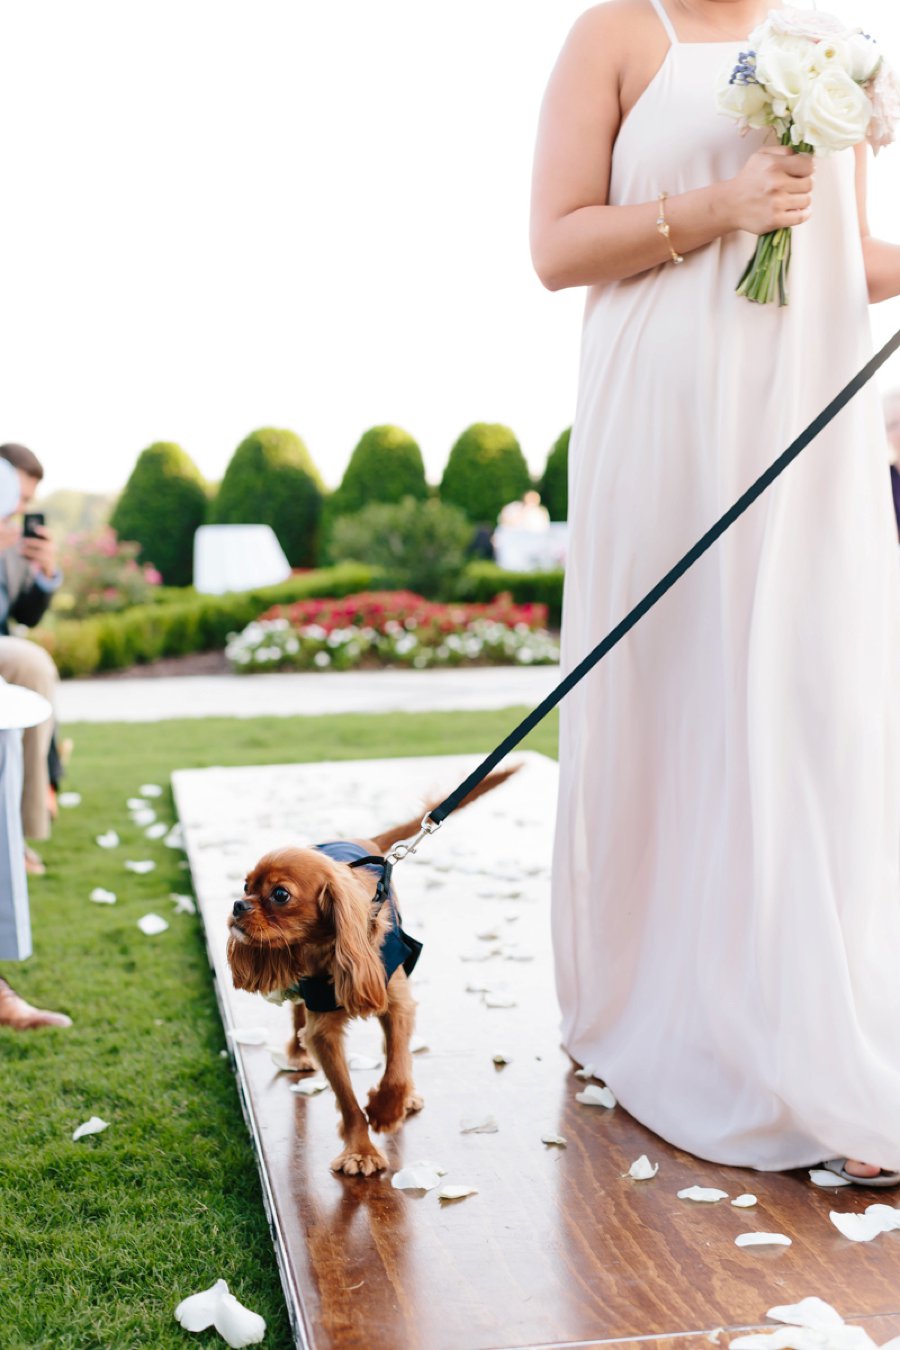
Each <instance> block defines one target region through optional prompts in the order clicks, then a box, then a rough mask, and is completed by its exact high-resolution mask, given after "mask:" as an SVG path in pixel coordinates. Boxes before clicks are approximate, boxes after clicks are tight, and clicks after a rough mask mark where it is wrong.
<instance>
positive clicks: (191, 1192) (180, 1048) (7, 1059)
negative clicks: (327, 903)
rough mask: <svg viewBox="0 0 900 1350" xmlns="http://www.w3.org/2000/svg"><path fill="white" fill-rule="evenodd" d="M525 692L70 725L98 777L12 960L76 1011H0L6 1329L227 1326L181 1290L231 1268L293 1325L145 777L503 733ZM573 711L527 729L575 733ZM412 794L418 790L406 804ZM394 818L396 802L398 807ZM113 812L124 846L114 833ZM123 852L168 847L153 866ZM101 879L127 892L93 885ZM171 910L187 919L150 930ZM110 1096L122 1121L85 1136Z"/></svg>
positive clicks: (21, 1342) (484, 739)
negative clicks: (187, 1308)
mask: <svg viewBox="0 0 900 1350" xmlns="http://www.w3.org/2000/svg"><path fill="white" fill-rule="evenodd" d="M521 715H522V714H521V712H519V711H510V710H507V711H505V712H490V713H453V714H434V713H432V714H406V715H396V714H392V715H389V716H371V715H365V716H362V715H360V716H346V717H317V718H292V719H284V718H260V719H255V720H239V719H210V720H208V721H181V722H162V723H155V724H139V725H130V724H115V725H105V726H104V725H99V726H97V725H81V726H77V727H67V728H66V734H67V735H72V736H73V738H74V740H75V755H74V759H73V763H72V768H71V772H70V774H69V777H68V780H67V782H66V788H67V789H69V790H75V791H78V792H80V793H81V795H82V803H81V805H80V806H79V807H76V808H73V809H68V810H63V811H62V812H61V813H60V820H59V822H58V824H57V826H56V828H55V830H54V835H53V839H52V841H50V842H49V843H48V844H47V845H45V846H43V847H42V854H43V856H44V859H45V862H46V863H47V866H48V873H47V876H46V877H43V878H40V879H38V880H35V881H34V882H33V883H32V886H31V914H32V924H33V928H34V941H35V954H34V956H33V957H32V958H31V959H30V960H29V961H28V962H26V963H25V964H24V965H22V966H16V965H13V964H12V963H4V964H3V965H2V967H0V973H2V974H4V975H5V976H6V977H7V978H9V979H10V982H11V983H12V984H13V985H14V987H15V988H17V989H18V990H19V991H20V992H21V993H22V994H24V995H25V996H26V997H27V998H28V999H30V1000H31V1001H32V1002H34V1003H37V1004H39V1005H41V1006H43V1007H51V1008H56V1009H61V1010H64V1011H66V1012H68V1013H69V1014H70V1015H71V1016H72V1017H73V1018H74V1021H75V1025H74V1027H72V1028H71V1029H70V1030H65V1031H63V1030H55V1029H52V1030H44V1031H34V1032H27V1033H22V1032H12V1031H9V1030H6V1029H4V1028H0V1092H2V1098H3V1101H4V1105H5V1109H4V1111H3V1113H2V1117H0V1157H2V1165H0V1346H3V1347H9V1350H95V1348H97V1350H131V1348H132V1347H151V1350H168V1347H182V1350H184V1347H189V1346H191V1345H196V1346H209V1345H213V1344H215V1345H220V1346H221V1345H223V1344H224V1342H223V1341H222V1340H221V1339H220V1338H219V1337H218V1335H217V1334H216V1333H215V1332H214V1331H209V1332H205V1333H202V1334H201V1335H199V1336H190V1335H189V1334H188V1333H187V1332H185V1331H182V1330H181V1328H180V1327H179V1326H178V1325H177V1324H176V1322H175V1320H174V1317H173V1315H172V1314H173V1309H174V1307H175V1305H176V1303H178V1302H179V1300H180V1299H182V1298H184V1297H185V1296H186V1295H187V1294H191V1293H194V1292H196V1291H197V1290H199V1289H204V1288H207V1287H208V1286H209V1285H211V1284H212V1283H213V1281H214V1280H216V1279H218V1278H220V1277H221V1278H225V1279H226V1280H227V1281H228V1283H229V1287H230V1288H231V1290H232V1292H233V1293H235V1294H236V1295H237V1297H238V1298H239V1299H241V1301H242V1302H244V1303H246V1304H247V1306H248V1307H251V1308H253V1309H254V1310H255V1311H257V1312H259V1313H261V1314H262V1315H263V1316H264V1317H265V1319H266V1322H267V1323H268V1332H267V1335H266V1339H265V1345H266V1346H267V1347H269V1350H288V1348H289V1347H290V1346H291V1345H292V1339H291V1334H290V1327H289V1322H288V1317H287V1313H286V1310H285V1307H284V1303H283V1299H282V1293H281V1286H280V1283H279V1279H278V1274H277V1269H276V1264H275V1258H274V1255H273V1252H272V1247H271V1242H270V1237H269V1231H268V1226H267V1223H266V1219H265V1214H264V1210H263V1205H262V1198H261V1194H260V1187H259V1181H258V1177H257V1172H256V1166H255V1160H254V1156H253V1151H252V1148H251V1145H250V1140H249V1137H248V1135H247V1132H246V1129H245V1126H244V1122H243V1117H242V1115H241V1110H240V1106H239V1102H238V1096H237V1089H236V1086H235V1082H234V1076H233V1073H232V1069H231V1065H230V1061H229V1060H228V1058H227V1057H223V1055H222V1051H223V1049H224V1047H225V1039H224V1036H223V1033H222V1027H221V1023H220V1021H219V1016H218V1009H217V1006H216V1002H215V996H214V994H213V989H212V982H211V979H210V972H209V966H208V963H207V958H206V951H205V947H204V943H203V936H202V932H201V928H200V921H199V919H195V918H191V917H190V916H187V915H182V914H175V913H174V906H173V905H172V903H171V901H170V900H169V898H168V897H169V893H170V892H171V891H182V892H186V891H190V889H191V887H190V876H189V873H188V872H187V871H185V870H183V869H182V868H181V867H180V865H179V864H180V863H181V861H182V855H181V854H180V853H178V852H174V851H172V850H171V849H168V848H165V847H164V846H163V845H162V844H161V843H159V842H150V841H148V840H146V839H145V838H144V836H143V832H142V831H141V830H140V829H138V827H137V826H135V825H133V824H132V823H131V821H130V819H129V816H128V811H127V808H126V804H125V803H126V799H127V798H128V797H131V796H134V795H136V794H137V793H138V790H139V788H140V787H141V785H142V784H144V783H159V784H161V785H162V786H163V788H164V789H165V791H164V795H163V797H162V798H161V799H160V800H159V802H158V803H154V805H155V808H156V809H157V812H158V815H159V818H160V819H163V820H167V821H170V820H172V819H174V816H173V805H172V797H171V792H170V789H169V775H170V774H171V772H172V771H173V770H174V769H178V768H198V767H203V766H206V765H214V764H215V765H231V764H275V763H292V762H297V761H301V760H302V761H315V760H323V759H358V758H385V757H392V756H401V755H440V754H457V753H467V752H479V751H488V750H489V749H491V748H492V747H493V746H494V745H495V744H496V743H497V742H498V741H499V740H500V739H501V738H502V737H503V736H504V735H505V734H506V733H507V732H508V731H509V730H510V729H511V728H512V727H513V726H514V725H515V724H516V722H517V721H518V720H519V718H520V716H521ZM556 735H557V724H556V717H555V715H554V716H552V717H551V718H549V719H547V721H546V722H545V723H544V724H543V725H542V726H541V727H540V728H538V730H537V731H536V732H535V733H533V734H532V736H531V737H530V738H529V740H528V742H527V745H528V747H529V748H531V749H534V750H539V751H542V752H543V753H545V754H549V755H555V754H556ZM398 809H399V810H400V812H401V815H402V813H403V811H404V809H405V805H404V804H403V803H399V804H398ZM385 823H388V822H385ZM110 828H114V829H116V830H117V831H118V832H119V834H120V836H121V839H122V844H123V846H122V847H121V848H120V849H117V850H114V851H106V850H103V849H101V848H99V847H98V846H97V844H96V843H95V836H96V835H97V834H100V833H101V832H103V831H105V830H108V829H110ZM125 858H153V859H154V860H155V861H156V863H157V868H156V870H155V871H154V872H152V873H150V874H149V875H147V876H135V875H133V874H131V873H129V872H127V871H125V870H124V867H123V861H124V859H125ZM95 886H104V887H106V888H107V889H108V890H112V891H115V892H116V894H117V896H118V902H117V904H116V905H114V906H113V905H109V906H107V905H98V904H93V903H91V902H90V900H89V899H88V896H89V895H90V892H91V890H92V889H93V888H94V887H95ZM150 910H153V911H155V912H157V913H159V914H162V915H163V916H164V917H165V918H166V919H168V920H169V923H170V927H169V930H168V931H167V932H165V933H163V934H162V935H160V936H159V937H154V938H148V937H145V936H144V935H143V934H142V933H141V932H140V930H139V929H138V928H137V926H136V923H137V920H138V919H139V918H140V916H141V915H142V914H145V913H147V912H148V911H150ZM92 1115H98V1116H102V1117H103V1119H104V1120H107V1121H109V1122H110V1128H109V1129H108V1130H106V1131H105V1132H104V1133H102V1134H99V1135H95V1136H93V1137H90V1138H85V1139H82V1140H80V1141H79V1142H78V1143H73V1142H72V1138H71V1136H72V1131H73V1130H74V1129H75V1127H76V1126H77V1125H79V1124H80V1123H81V1122H82V1121H85V1120H87V1119H88V1117H90V1116H92Z"/></svg>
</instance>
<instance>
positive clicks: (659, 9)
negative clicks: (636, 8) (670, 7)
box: [650, 0, 678, 47]
mask: <svg viewBox="0 0 900 1350" xmlns="http://www.w3.org/2000/svg"><path fill="white" fill-rule="evenodd" d="M650 3H651V5H652V6H653V8H654V9H655V10H656V13H657V14H658V15H659V21H660V23H661V24H662V26H663V28H664V29H665V30H666V33H667V34H668V37H669V41H670V42H671V44H672V46H673V47H677V46H678V38H677V36H676V33H675V29H674V28H673V27H672V20H671V19H670V18H669V16H668V14H667V13H666V9H665V6H664V4H663V0H650Z"/></svg>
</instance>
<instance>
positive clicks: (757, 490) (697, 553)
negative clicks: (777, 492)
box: [389, 331, 900, 861]
mask: <svg viewBox="0 0 900 1350" xmlns="http://www.w3.org/2000/svg"><path fill="white" fill-rule="evenodd" d="M898 348H900V331H898V332H896V333H895V334H894V336H893V337H892V338H891V340H890V341H889V342H887V343H885V345H884V346H883V347H882V349H881V351H880V352H879V353H878V355H877V356H873V358H872V360H871V361H870V362H869V363H868V365H866V366H864V367H863V369H862V370H861V371H860V372H859V374H858V375H856V376H854V378H853V379H852V380H851V381H850V383H849V384H848V385H847V386H846V387H845V388H844V389H842V390H841V392H840V393H839V394H838V395H837V397H836V398H834V399H832V401H831V403H829V404H828V407H827V408H825V409H823V411H822V412H820V413H819V415H818V417H816V418H815V420H814V421H812V422H810V424H809V426H808V427H807V428H806V430H805V431H803V432H801V434H800V435H799V436H798V437H797V439H796V440H795V441H794V442H793V443H792V444H791V445H789V446H788V448H787V450H785V451H784V453H783V454H781V455H779V457H778V459H776V460H775V462H774V463H773V464H771V465H770V466H769V468H768V469H766V471H765V472H764V473H763V474H761V475H760V477H759V478H757V480H756V482H755V483H753V485H752V486H751V487H749V488H748V489H747V491H746V492H745V493H744V494H743V495H742V496H741V497H739V498H738V500H737V501H736V502H735V503H734V505H733V506H732V507H731V508H730V509H729V510H728V511H726V512H725V514H724V515H723V516H721V517H720V518H719V520H717V521H716V523H715V525H713V526H712V528H711V529H710V530H708V531H707V532H706V534H705V535H704V536H703V538H702V539H699V540H698V541H697V543H696V544H695V545H694V547H693V548H692V549H690V550H689V551H688V552H687V553H685V555H684V557H683V558H682V559H681V561H680V562H677V563H676V564H675V566H674V567H673V568H671V570H670V571H668V572H667V573H666V575H665V576H664V577H663V578H662V580H661V581H659V582H657V584H656V585H655V586H654V587H653V589H652V590H651V591H649V592H648V593H647V595H645V596H644V598H643V600H641V601H640V602H639V603H638V604H637V605H635V607H634V609H632V610H631V612H630V614H627V615H626V616H625V618H624V619H623V620H622V621H621V623H619V624H618V625H617V626H616V627H615V628H614V629H613V630H612V632H610V633H608V634H607V636H606V637H605V638H604V639H603V640H602V642H599V643H598V644H597V646H596V647H595V648H594V649H593V651H591V652H589V653H588V655H587V656H586V657H585V658H584V659H583V660H582V661H581V662H580V663H579V664H578V665H577V666H576V667H575V668H574V670H572V671H570V673H569V674H568V675H567V676H566V678H565V679H564V680H562V681H561V683H560V684H558V685H557V686H556V688H555V689H554V690H553V691H552V692H551V693H550V694H548V695H547V697H546V698H545V699H544V701H543V703H539V704H538V706H537V707H536V708H535V709H534V711H533V712H531V713H529V714H528V716H527V717H526V718H525V719H524V720H523V721H522V722H520V723H519V725H518V726H517V727H515V728H514V729H513V730H512V731H511V732H510V733H509V735H508V736H507V737H506V738H505V740H503V741H501V743H500V744H499V745H498V746H497V748H496V750H492V751H491V753H490V754H489V755H488V756H487V758H486V759H484V760H482V762H481V763H480V764H479V765H478V768H477V769H475V770H474V772H472V773H470V774H469V776H468V778H467V779H466V780H465V781H464V782H462V783H460V785H459V787H458V788H457V789H456V791H455V792H451V793H450V796H449V797H445V798H444V800H443V801H442V802H441V804H440V805H439V806H436V807H434V809H433V810H432V811H429V812H428V814H427V815H426V816H425V818H424V819H423V821H422V828H421V830H420V831H419V833H418V834H417V835H416V837H415V839H413V840H410V841H409V843H408V844H397V845H395V846H394V848H393V849H392V850H391V853H390V855H389V856H390V857H391V859H392V860H393V861H398V860H399V859H400V858H405V857H406V855H407V853H414V852H415V850H416V845H417V844H418V843H419V841H420V840H421V839H422V838H423V837H424V836H425V835H427V834H434V832H435V830H437V829H439V828H440V826H441V824H442V823H443V821H445V820H446V819H447V817H448V816H449V815H450V813H451V812H452V811H455V810H456V808H457V807H458V806H459V805H460V804H461V803H462V801H463V800H464V799H465V798H466V797H467V796H468V795H469V793H470V792H471V791H472V790H473V788H476V787H477V786H478V784H479V783H480V782H482V780H483V779H484V778H486V777H487V775H488V774H489V773H490V772H491V770H492V769H494V768H496V766H497V765H498V764H499V763H500V761H501V760H502V759H504V758H505V757H506V756H507V755H508V754H509V752H510V751H511V750H513V749H515V747H516V746H517V745H518V744H519V742H520V741H522V740H524V738H525V737H526V736H527V735H528V733H529V732H530V731H533V730H534V728H535V727H536V726H537V725H538V723H539V722H542V721H543V720H544V718H545V717H546V716H547V714H548V713H549V712H551V711H552V710H553V709H554V708H555V707H556V705H557V703H559V702H561V700H562V699H564V698H565V696H566V694H568V692H569V690H570V689H573V688H574V687H575V685H576V684H578V682H579V680H583V679H584V677H585V675H587V674H588V672H589V671H591V670H593V668H594V666H596V665H597V663H598V661H602V659H603V657H604V656H605V655H606V654H607V652H609V651H611V650H612V648H613V647H615V645H616V643H617V642H620V641H621V640H622V638H623V637H624V636H625V634H626V633H628V632H629V631H630V630H631V629H632V628H633V627H634V625H635V624H636V623H637V622H638V620H639V619H641V618H643V616H644V615H645V614H646V613H647V610H648V609H652V608H653V606H654V605H655V604H656V602H657V601H658V600H661V599H662V597H663V596H664V595H665V593H666V591H668V590H670V589H671V587H672V586H674V585H675V582H676V581H677V580H678V578H679V577H681V576H683V575H684V573H685V572H686V571H687V570H688V568H689V567H693V565H694V563H695V562H697V560H698V558H701V557H702V556H703V554H704V553H705V552H706V551H707V549H708V548H711V547H712V545H713V544H714V543H715V542H716V540H717V539H718V538H719V536H720V535H722V534H724V533H725V531H726V530H727V529H728V528H729V526H731V525H733V524H734V522H735V521H736V520H737V518H738V516H741V515H743V513H744V512H745V511H746V510H747V508H748V507H749V506H751V505H752V504H753V502H755V501H756V499H757V497H759V496H760V495H761V494H762V493H763V492H765V490H766V488H767V487H769V485H770V484H771V483H773V482H774V481H775V479H776V478H777V477H778V475H779V474H781V473H783V472H784V470H785V469H786V468H787V466H788V465H789V464H790V463H791V461H792V460H795V459H796V458H797V456H798V455H799V454H800V453H801V451H803V450H805V449H806V447H807V446H808V445H809V443H810V441H813V440H815V438H816V437H817V436H818V435H819V433H820V432H821V431H824V429H825V427H827V426H828V424H829V422H831V421H833V419H834V418H835V417H837V415H838V413H839V412H840V411H841V410H842V409H843V408H845V407H846V406H847V404H848V403H849V402H850V400H851V399H852V398H855V397H856V395H857V394H858V393H859V391H860V389H862V388H863V387H864V385H866V384H868V383H869V381H870V380H871V379H872V377H873V376H874V375H875V374H876V373H877V372H878V371H879V370H880V369H881V367H882V366H883V365H884V363H885V362H886V361H887V360H889V358H890V357H891V356H893V354H894V352H895V351H897V349H898ZM885 476H887V475H885ZM885 490H887V486H885ZM398 850H402V851H401V852H398Z"/></svg>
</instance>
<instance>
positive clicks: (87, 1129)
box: [72, 1116, 109, 1140]
mask: <svg viewBox="0 0 900 1350" xmlns="http://www.w3.org/2000/svg"><path fill="white" fill-rule="evenodd" d="M108 1129H109V1121H108V1120H101V1119H100V1117H99V1116H91V1118H90V1120H86V1121H85V1122H84V1124H83V1125H79V1126H78V1129H77V1130H74V1131H73V1133H72V1139H73V1140H77V1139H83V1138H84V1137H85V1135H86V1134H101V1133H102V1131H103V1130H108Z"/></svg>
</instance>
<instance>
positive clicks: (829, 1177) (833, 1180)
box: [809, 1167, 853, 1189]
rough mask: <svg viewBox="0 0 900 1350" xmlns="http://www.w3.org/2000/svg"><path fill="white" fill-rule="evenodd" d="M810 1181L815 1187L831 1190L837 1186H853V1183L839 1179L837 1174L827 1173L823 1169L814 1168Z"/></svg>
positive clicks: (811, 1170) (811, 1169)
mask: <svg viewBox="0 0 900 1350" xmlns="http://www.w3.org/2000/svg"><path fill="white" fill-rule="evenodd" d="M809 1179H810V1181H811V1182H812V1184H813V1185H814V1186H822V1187H823V1188H829V1189H830V1188H831V1187H837V1186H852V1185H853V1182H852V1181H847V1180H846V1179H845V1178H844V1177H839V1176H838V1175H837V1173H836V1172H826V1171H825V1169H824V1168H822V1167H812V1168H810V1172H809Z"/></svg>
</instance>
